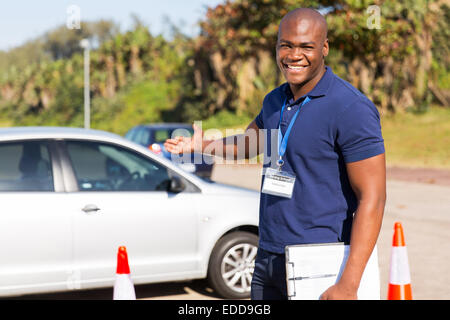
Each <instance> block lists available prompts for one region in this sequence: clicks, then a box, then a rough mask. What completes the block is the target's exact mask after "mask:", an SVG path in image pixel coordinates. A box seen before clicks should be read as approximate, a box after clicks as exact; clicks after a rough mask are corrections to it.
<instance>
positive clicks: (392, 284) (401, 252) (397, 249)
mask: <svg viewBox="0 0 450 320" xmlns="http://www.w3.org/2000/svg"><path fill="white" fill-rule="evenodd" d="M387 299H388V300H412V292H411V276H410V273H409V263H408V253H407V251H406V245H405V236H404V235H403V227H402V224H401V223H400V222H396V223H395V224H394V236H393V239H392V252H391V269H390V274H389V288H388V295H387Z"/></svg>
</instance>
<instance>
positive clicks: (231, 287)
mask: <svg viewBox="0 0 450 320" xmlns="http://www.w3.org/2000/svg"><path fill="white" fill-rule="evenodd" d="M257 248H258V236H256V235H255V234H253V233H250V232H244V231H237V232H233V233H230V234H227V235H225V236H224V237H222V238H221V239H220V240H219V241H218V242H217V244H216V245H215V247H214V249H213V251H212V254H211V257H210V260H209V265H208V281H209V284H210V285H211V286H212V288H213V289H214V290H215V292H216V293H217V294H218V295H220V296H221V297H223V298H225V299H245V298H249V297H250V285H251V279H252V276H253V270H254V268H255V258H256V251H257Z"/></svg>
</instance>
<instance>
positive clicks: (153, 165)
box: [63, 140, 199, 287]
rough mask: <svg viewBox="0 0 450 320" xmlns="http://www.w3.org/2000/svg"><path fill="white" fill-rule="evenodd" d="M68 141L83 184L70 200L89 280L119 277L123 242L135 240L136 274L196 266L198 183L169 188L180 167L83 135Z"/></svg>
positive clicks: (160, 275)
mask: <svg viewBox="0 0 450 320" xmlns="http://www.w3.org/2000/svg"><path fill="white" fill-rule="evenodd" d="M63 145H64V150H65V152H64V154H65V157H64V158H65V161H70V163H71V165H72V168H73V178H74V181H75V186H74V188H76V190H74V192H71V193H70V201H68V205H70V207H71V208H72V210H73V212H74V257H75V264H76V266H77V270H79V274H80V279H81V283H82V286H83V287H90V286H99V285H110V284H111V281H112V279H113V278H114V276H115V268H116V258H117V249H118V248H119V246H126V247H127V251H128V257H129V263H130V267H131V272H132V276H133V278H134V280H135V281H136V282H151V281H158V280H170V279H176V278H180V277H181V278H182V277H184V276H186V275H189V274H192V273H195V272H196V269H197V268H198V259H199V257H198V255H197V229H198V226H197V223H198V221H197V220H198V219H197V210H196V203H197V199H196V197H197V196H198V195H199V194H198V193H197V192H196V190H194V189H189V190H187V191H186V192H180V193H172V192H168V187H169V184H170V182H171V175H172V173H171V172H170V171H169V170H168V169H167V168H166V167H165V166H163V165H162V164H160V163H158V162H157V161H155V160H153V159H151V158H149V157H147V156H144V155H142V154H140V153H138V152H136V151H135V150H132V149H128V148H124V147H121V146H119V145H117V144H111V143H103V142H93V141H81V140H78V141H77V140H66V141H65V142H64V143H63ZM190 191H193V192H190Z"/></svg>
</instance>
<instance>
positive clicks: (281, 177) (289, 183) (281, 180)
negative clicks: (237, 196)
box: [261, 157, 295, 199]
mask: <svg viewBox="0 0 450 320" xmlns="http://www.w3.org/2000/svg"><path fill="white" fill-rule="evenodd" d="M283 164H284V161H283V159H281V157H280V159H278V161H277V165H278V168H277V169H274V168H267V169H266V172H265V177H264V184H263V187H262V190H261V192H262V193H266V194H271V195H274V196H279V197H284V198H289V199H290V198H291V197H292V191H293V190H294V183H295V176H293V175H291V174H289V173H287V172H284V171H282V170H281V167H282V166H283Z"/></svg>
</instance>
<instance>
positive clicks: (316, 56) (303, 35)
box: [277, 19, 328, 86]
mask: <svg viewBox="0 0 450 320" xmlns="http://www.w3.org/2000/svg"><path fill="white" fill-rule="evenodd" d="M326 55H328V40H327V39H326V34H325V32H324V30H323V28H321V25H320V23H317V22H316V21H314V20H313V19H287V20H286V21H283V22H282V23H281V24H280V29H279V33H278V40H277V64H278V67H279V68H280V70H281V72H282V73H283V75H284V77H285V78H286V81H287V82H288V83H289V84H290V85H291V86H292V85H294V86H303V85H305V84H306V83H307V82H308V81H310V80H311V79H313V78H314V77H315V76H317V75H318V74H319V73H320V71H321V70H323V67H324V61H323V57H324V56H326Z"/></svg>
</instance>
